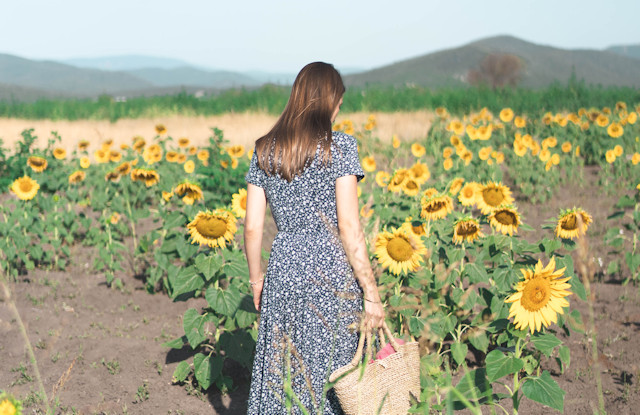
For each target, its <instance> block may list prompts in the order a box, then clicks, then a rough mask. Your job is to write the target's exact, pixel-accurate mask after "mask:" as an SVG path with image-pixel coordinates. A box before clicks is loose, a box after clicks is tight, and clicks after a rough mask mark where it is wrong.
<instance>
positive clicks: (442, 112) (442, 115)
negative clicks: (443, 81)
mask: <svg viewBox="0 0 640 415" xmlns="http://www.w3.org/2000/svg"><path fill="white" fill-rule="evenodd" d="M436 115H437V116H438V117H440V118H447V117H448V116H449V111H447V109H446V108H445V107H438V108H436Z"/></svg>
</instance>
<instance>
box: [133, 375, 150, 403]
mask: <svg viewBox="0 0 640 415" xmlns="http://www.w3.org/2000/svg"><path fill="white" fill-rule="evenodd" d="M147 400H149V384H148V383H147V381H146V380H145V381H144V382H143V383H142V385H141V386H138V391H137V392H136V399H135V400H134V401H133V403H140V402H144V401H147Z"/></svg>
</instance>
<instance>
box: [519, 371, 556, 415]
mask: <svg viewBox="0 0 640 415" xmlns="http://www.w3.org/2000/svg"><path fill="white" fill-rule="evenodd" d="M522 393H523V394H524V396H526V397H527V398H529V399H531V400H532V401H536V402H539V403H541V404H543V405H547V406H549V407H551V408H553V409H556V410H558V411H560V412H564V395H565V391H563V390H562V389H561V388H560V386H558V384H557V383H556V381H555V380H553V379H551V375H550V374H549V372H548V371H546V370H545V371H544V372H542V375H541V376H540V377H531V378H528V379H527V381H526V382H525V383H524V384H523V385H522Z"/></svg>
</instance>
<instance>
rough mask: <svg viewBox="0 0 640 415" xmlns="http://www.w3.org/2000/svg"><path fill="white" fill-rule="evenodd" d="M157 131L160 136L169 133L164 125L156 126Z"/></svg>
mask: <svg viewBox="0 0 640 415" xmlns="http://www.w3.org/2000/svg"><path fill="white" fill-rule="evenodd" d="M155 129H156V134H158V135H165V134H166V133H167V127H165V126H164V124H156V127H155Z"/></svg>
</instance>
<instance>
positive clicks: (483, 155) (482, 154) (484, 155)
mask: <svg viewBox="0 0 640 415" xmlns="http://www.w3.org/2000/svg"><path fill="white" fill-rule="evenodd" d="M491 150H492V148H491V146H489V147H482V148H481V149H480V151H478V158H479V159H480V160H482V161H485V160H487V159H488V158H489V157H490V156H491Z"/></svg>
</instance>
